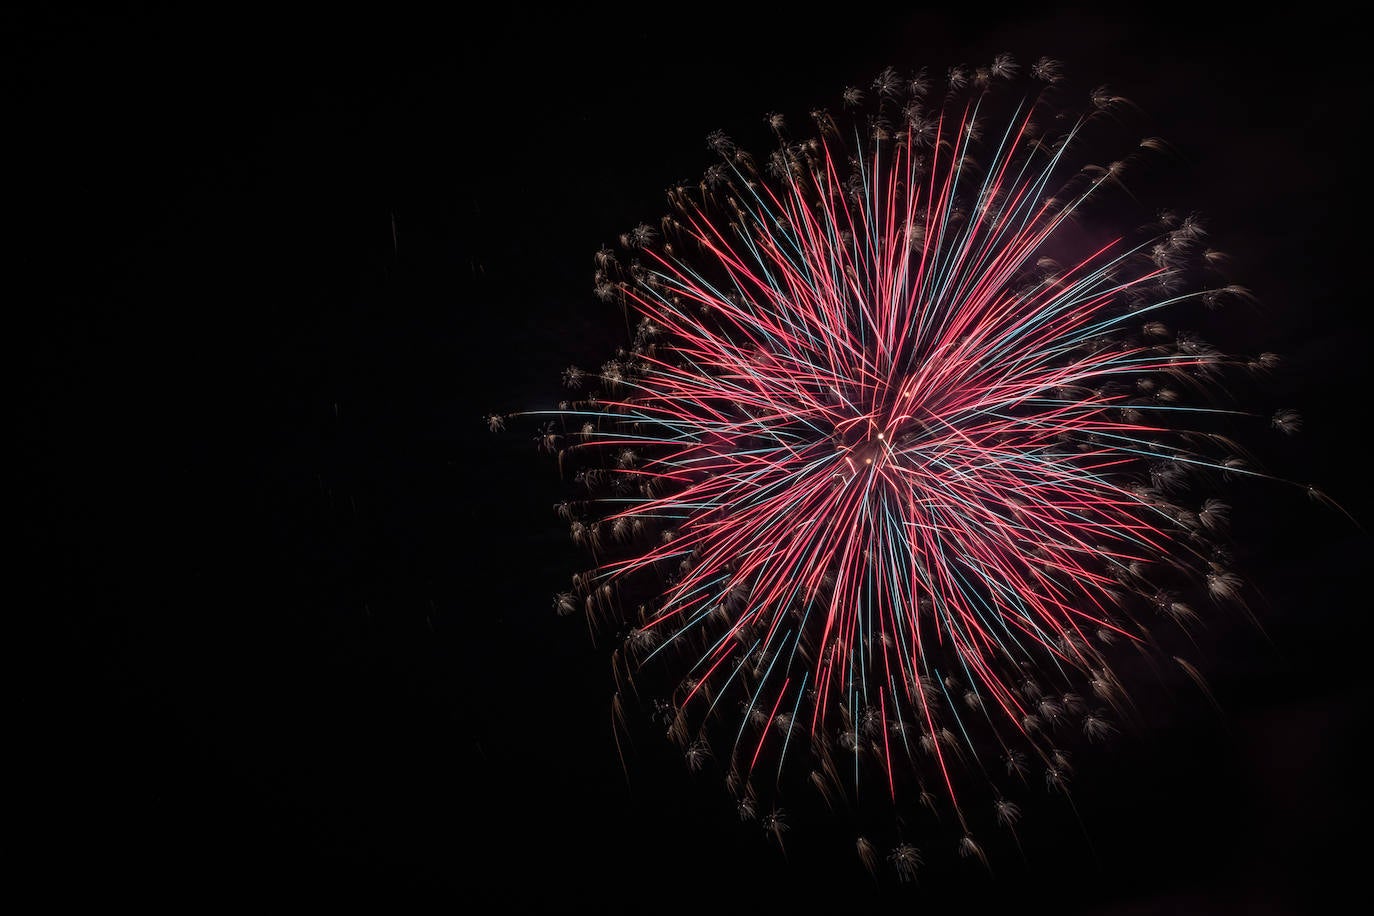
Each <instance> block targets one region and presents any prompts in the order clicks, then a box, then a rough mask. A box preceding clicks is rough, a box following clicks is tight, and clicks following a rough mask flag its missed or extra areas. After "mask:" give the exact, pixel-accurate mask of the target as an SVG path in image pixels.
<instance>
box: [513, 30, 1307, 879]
mask: <svg viewBox="0 0 1374 916" xmlns="http://www.w3.org/2000/svg"><path fill="white" fill-rule="evenodd" d="M1063 95H1065V92H1064V90H1063V87H1062V72H1061V68H1060V66H1059V65H1058V64H1057V63H1056V62H1054V61H1050V60H1041V61H1038V62H1037V63H1035V64H1034V65H1033V66H1031V67H1029V68H1028V69H1026V70H1025V72H1024V74H1023V73H1022V72H1021V68H1018V66H1017V65H1016V64H1015V62H1013V60H1012V59H1011V58H1010V57H1008V56H1006V55H1002V56H999V57H997V58H996V59H995V60H994V61H993V62H992V63H991V64H990V65H989V66H987V67H981V68H965V67H955V68H952V69H950V70H948V71H947V72H946V73H944V74H943V75H942V76H941V77H940V78H935V77H933V76H931V75H930V74H928V73H926V72H924V71H922V72H917V73H906V74H903V73H899V72H898V71H896V70H894V69H887V70H884V71H882V72H881V73H880V74H878V76H877V77H876V79H874V80H873V81H872V83H871V85H869V86H868V87H867V88H865V89H859V88H850V89H847V90H845V91H844V92H843V93H842V95H841V98H840V107H839V109H838V110H837V111H833V112H832V111H828V110H824V109H817V110H815V111H813V112H811V113H810V118H809V119H808V126H809V130H807V131H803V132H797V133H794V132H792V131H791V130H790V128H789V125H788V121H787V119H786V118H785V117H784V116H782V115H780V114H770V115H768V117H767V124H768V126H769V128H770V129H771V130H772V131H773V132H774V133H775V135H776V137H777V141H778V145H777V147H776V148H775V149H774V150H773V152H772V153H771V154H770V155H768V156H767V158H766V159H762V160H756V159H755V158H753V157H751V155H750V154H748V153H747V152H745V151H744V150H742V149H740V148H739V147H737V146H736V144H735V143H734V142H732V141H731V140H730V138H728V137H727V136H726V135H724V134H722V133H714V134H711V135H710V136H709V138H708V145H709V147H710V149H711V150H712V151H714V153H715V155H716V157H717V161H716V162H715V163H714V164H713V165H711V166H710V167H709V168H708V169H707V170H706V172H705V174H704V175H703V177H702V178H701V179H700V181H696V182H691V183H684V184H681V185H679V186H676V187H674V188H672V189H671V190H670V191H669V195H668V197H669V204H670V207H669V212H668V215H666V216H665V217H663V219H662V220H661V221H660V222H659V223H657V224H655V225H648V224H641V225H639V226H636V227H635V228H633V229H631V230H629V231H628V232H626V233H625V234H624V235H623V236H622V237H621V238H620V240H619V241H620V246H619V250H616V249H612V248H610V247H607V248H604V249H602V251H600V252H599V253H598V254H597V257H596V281H595V292H596V295H597V296H598V298H600V299H602V300H603V301H606V302H608V303H614V304H617V305H619V306H621V307H623V308H624V309H625V311H626V313H627V314H628V315H629V316H631V318H632V320H633V322H637V324H635V325H634V327H635V332H634V334H633V339H632V341H630V342H628V343H627V345H626V347H625V348H624V349H622V350H621V351H620V352H618V353H617V354H616V355H615V357H614V358H613V359H611V360H610V361H608V362H606V363H605V364H604V365H603V366H601V367H600V368H599V369H596V370H584V369H580V368H575V367H574V368H569V369H568V370H567V372H566V373H565V375H564V382H565V384H566V385H567V386H568V388H569V389H570V390H571V391H573V392H575V393H574V394H573V395H570V397H574V398H575V400H571V401H568V402H565V403H563V404H561V405H560V406H559V408H558V409H557V410H552V411H546V412H523V413H522V414H520V415H522V416H526V417H536V418H538V419H537V422H539V423H540V424H541V426H540V429H539V434H538V440H539V442H540V443H541V445H542V446H543V447H544V448H547V449H548V450H549V451H550V452H552V453H554V454H556V456H557V460H558V464H559V466H560V468H561V469H562V471H563V473H564V474H565V475H566V476H567V477H568V478H569V479H571V480H573V481H575V482H576V485H577V488H578V491H577V495H576V496H574V497H572V498H570V499H569V500H568V501H567V502H566V503H564V504H562V505H560V507H559V511H560V512H561V513H562V515H563V517H564V519H565V520H566V521H567V523H568V524H569V525H570V526H571V532H572V537H573V540H574V541H575V542H577V543H578V544H581V545H583V546H585V547H586V548H587V550H588V551H589V553H590V555H591V557H592V558H593V559H592V564H591V567H590V568H589V569H587V570H586V571H584V572H580V573H578V574H577V575H575V576H574V577H573V581H572V586H571V587H570V588H569V590H568V591H566V592H564V593H562V594H560V595H559V596H558V597H557V599H556V606H557V608H558V610H559V611H560V612H561V613H564V614H569V613H574V612H585V613H586V614H587V615H588V619H589V620H590V621H591V624H592V627H593V631H594V633H596V634H598V635H605V636H612V637H613V639H614V643H615V645H614V650H613V653H612V655H613V670H614V672H615V683H616V685H617V690H616V694H615V697H614V703H613V709H614V718H615V720H616V723H617V728H618V729H624V728H625V727H626V722H627V721H628V720H629V718H630V717H631V715H632V714H631V710H634V709H643V710H646V711H647V716H646V718H648V719H650V720H652V721H653V722H656V723H657V724H658V727H660V728H661V730H662V731H664V732H666V734H667V735H668V737H669V738H670V739H671V740H672V741H673V742H675V743H676V745H677V746H678V747H679V748H680V749H681V752H682V754H683V757H684V759H685V762H686V765H687V767H688V768H689V769H690V770H692V771H693V772H697V771H705V770H707V769H710V770H713V771H716V772H719V773H720V775H721V776H722V777H723V781H724V783H725V785H726V787H727V788H728V790H729V792H730V793H731V794H732V795H733V797H734V799H735V800H736V803H737V805H738V810H739V812H740V816H741V817H742V818H743V819H745V820H748V821H753V822H756V823H757V824H758V825H759V826H760V827H761V828H762V829H763V831H765V833H766V835H767V836H768V837H770V838H772V839H774V840H776V841H777V842H778V843H784V842H785V841H786V834H787V832H788V830H789V826H793V821H794V818H793V816H792V814H791V812H792V811H793V810H794V809H800V808H807V807H812V806H815V805H816V804H817V803H819V805H820V806H822V807H823V808H826V809H829V810H830V811H832V812H837V816H839V817H842V818H843V819H844V821H845V822H846V823H848V824H850V825H852V826H853V829H854V832H855V838H854V842H855V845H856V849H857V851H858V855H859V859H860V860H861V861H862V862H863V863H865V864H866V865H867V866H868V867H870V868H872V869H875V870H876V869H880V868H886V869H888V870H889V871H890V873H891V874H893V875H895V876H896V877H897V878H900V879H909V878H912V877H914V875H915V874H916V872H917V870H918V868H919V867H920V866H921V863H922V861H923V859H922V850H923V848H924V844H925V843H926V842H927V840H926V837H925V835H924V834H923V832H922V828H921V826H920V823H919V820H918V818H919V817H921V816H923V814H922V812H928V813H929V817H931V818H932V819H934V818H939V819H940V820H941V822H942V823H943V824H944V825H945V826H947V827H948V826H949V825H954V826H953V836H952V837H951V838H950V842H949V846H948V847H947V848H950V849H952V850H954V851H957V853H958V854H960V855H962V856H965V857H970V858H974V859H979V860H984V861H985V853H984V851H983V845H982V840H981V839H980V838H979V837H981V836H982V834H983V832H984V831H990V830H1003V831H1011V832H1013V836H1014V831H1015V830H1016V829H1017V824H1018V821H1019V819H1020V817H1021V811H1022V808H1021V807H1020V806H1019V805H1018V803H1017V801H1016V800H1014V799H1015V798H1016V797H1017V796H1018V795H1022V796H1024V795H1026V794H1029V793H1032V792H1035V791H1039V792H1042V793H1043V792H1045V791H1049V792H1051V793H1055V794H1062V795H1064V796H1065V797H1067V795H1068V791H1069V785H1070V780H1071V775H1072V764H1071V751H1072V749H1073V748H1074V747H1075V746H1076V745H1081V744H1084V743H1091V742H1096V741H1101V740H1104V739H1107V738H1109V737H1110V736H1112V735H1113V734H1114V733H1116V732H1117V731H1118V729H1119V728H1120V727H1121V725H1122V723H1124V722H1127V721H1129V720H1130V719H1131V718H1132V715H1133V702H1132V694H1131V692H1130V690H1129V689H1128V685H1127V684H1126V683H1124V682H1123V678H1122V676H1121V659H1123V658H1130V657H1134V656H1136V655H1137V654H1138V653H1140V652H1145V653H1152V654H1156V655H1158V657H1160V658H1161V659H1162V660H1163V661H1165V662H1166V663H1168V664H1175V663H1176V664H1177V665H1178V668H1179V669H1181V670H1182V671H1183V672H1184V673H1185V674H1186V675H1187V676H1188V677H1190V678H1195V679H1197V680H1198V681H1199V683H1202V676H1201V673H1200V672H1199V670H1198V668H1197V667H1196V666H1194V665H1193V664H1190V663H1189V662H1187V661H1186V660H1185V659H1183V658H1182V657H1179V658H1177V659H1175V658H1174V654H1173V651H1172V650H1170V649H1168V648H1166V647H1167V646H1168V645H1169V639H1167V638H1165V637H1164V636H1163V635H1162V634H1164V633H1166V632H1174V633H1181V634H1183V635H1184V636H1185V637H1186V636H1187V635H1188V634H1190V633H1191V632H1192V631H1193V628H1195V627H1196V626H1198V625H1199V624H1200V623H1201V622H1202V621H1203V619H1204V618H1206V617H1208V616H1211V615H1212V614H1213V613H1214V612H1215V610H1216V609H1217V608H1224V607H1227V606H1241V604H1242V602H1243V596H1244V593H1245V586H1244V583H1243V581H1242V579H1241V578H1240V576H1239V575H1238V574H1237V572H1236V571H1235V570H1234V569H1233V568H1232V564H1231V561H1230V553H1229V552H1228V550H1227V549H1226V547H1225V538H1226V533H1227V520H1228V507H1227V504H1226V502H1225V501H1224V500H1223V498H1222V497H1221V496H1219V495H1218V493H1219V492H1220V490H1221V488H1223V487H1224V486H1225V485H1226V483H1227V481H1228V479H1234V478H1236V477H1238V476H1260V477H1267V476H1268V475H1266V474H1264V473H1263V472H1262V471H1261V470H1260V469H1259V466H1258V463H1257V462H1256V461H1255V460H1253V459H1252V458H1251V457H1250V456H1248V455H1246V454H1244V453H1243V452H1242V451H1241V447H1240V446H1239V445H1238V442H1241V441H1244V435H1245V434H1246V433H1247V432H1248V431H1250V430H1258V431H1260V432H1265V431H1269V430H1268V428H1269V427H1272V430H1277V431H1279V432H1281V433H1292V432H1295V431H1296V430H1297V429H1298V426H1299V423H1300V419H1299V417H1298V415H1297V414H1296V413H1294V412H1292V411H1290V410H1286V409H1285V410H1282V411H1279V412H1274V411H1272V410H1268V411H1262V412H1253V411H1249V410H1244V409H1241V408H1240V407H1238V406H1236V403H1235V399H1234V397H1233V396H1232V394H1230V392H1233V390H1234V388H1235V386H1233V385H1231V384H1229V380H1231V379H1253V378H1254V377H1256V376H1257V375H1262V374H1263V373H1265V372H1267V371H1269V370H1270V369H1271V368H1272V367H1273V365H1274V362H1275V357H1274V356H1273V355H1272V354H1254V355H1251V356H1233V355H1228V354H1226V353H1224V352H1222V351H1221V350H1219V349H1217V348H1215V347H1213V346H1212V345H1210V344H1209V343H1207V342H1205V341H1204V340H1203V339H1202V338H1201V337H1200V336H1197V335H1195V334H1194V333H1190V332H1188V331H1185V330H1182V329H1181V326H1180V324H1179V322H1183V324H1184V326H1186V325H1187V324H1188V321H1189V316H1202V317H1204V318H1206V317H1207V316H1214V315H1216V314H1218V313H1219V310H1222V309H1224V308H1225V307H1227V306H1230V307H1231V308H1232V309H1234V308H1236V307H1238V306H1239V307H1245V306H1247V305H1248V304H1249V300H1250V298H1251V297H1250V296H1249V293H1248V292H1247V291H1246V290H1245V289H1244V288H1243V287H1241V286H1238V285H1236V284H1233V283H1231V282H1230V281H1229V280H1228V279H1227V278H1226V277H1225V276H1223V275H1222V274H1221V273H1220V272H1219V271H1220V269H1221V268H1222V266H1223V265H1224V264H1225V259H1224V258H1223V257H1222V256H1221V255H1220V254H1219V253H1218V252H1216V251H1214V250H1213V249H1211V248H1210V247H1209V240H1208V235H1207V233H1206V231H1205V229H1204V226H1203V224H1202V222H1201V220H1200V219H1199V218H1198V217H1197V216H1196V215H1194V214H1191V213H1182V212H1173V213H1170V212H1164V213H1155V214H1154V215H1153V216H1151V217H1150V218H1149V219H1148V223H1149V224H1148V225H1147V226H1145V227H1144V228H1143V229H1142V228H1140V224H1141V222H1142V219H1141V216H1140V214H1141V212H1142V211H1141V209H1140V204H1139V202H1138V201H1137V200H1136V198H1135V195H1134V193H1133V189H1132V186H1131V183H1130V180H1129V179H1130V176H1131V175H1132V174H1133V169H1135V168H1136V167H1137V166H1139V165H1140V164H1142V162H1143V161H1144V160H1145V159H1146V158H1147V157H1152V156H1158V155H1159V154H1160V153H1164V152H1167V149H1168V147H1167V145H1166V144H1165V143H1163V141H1160V140H1158V139H1155V138H1148V139H1145V140H1142V141H1139V142H1138V143H1133V144H1130V145H1128V146H1127V148H1126V150H1125V155H1124V156H1122V157H1120V158H1115V159H1099V158H1096V153H1095V151H1096V150H1097V149H1098V147H1097V144H1098V143H1100V142H1101V140H1102V135H1103V134H1104V132H1105V134H1106V135H1107V136H1108V137H1114V136H1116V135H1117V133H1118V131H1119V128H1120V126H1121V117H1120V116H1121V115H1122V114H1124V113H1125V112H1127V110H1128V107H1129V105H1128V103H1127V102H1126V101H1125V100H1124V99H1122V98H1120V97H1119V96H1116V95H1115V94H1113V93H1112V92H1110V91H1108V90H1106V89H1098V90H1095V91H1093V92H1091V93H1089V96H1088V100H1087V104H1086V105H1085V107H1084V108H1083V109H1082V110H1081V112H1079V113H1077V114H1072V115H1066V114H1065V113H1064V112H1063V111H1062V110H1061V108H1060V106H1059V104H1058V99H1059V98H1060V97H1061V96H1063ZM1089 157H1092V158H1089ZM1122 208H1125V209H1127V210H1128V212H1130V213H1131V216H1130V218H1129V219H1127V220H1124V221H1123V220H1122V219H1120V218H1119V215H1118V213H1119V212H1120V210H1121V209H1122ZM1247 314H1250V315H1253V313H1247ZM1196 323H1200V324H1206V321H1198V322H1196ZM1246 384H1248V383H1246ZM513 416H515V415H514V414H508V415H506V416H504V417H493V418H492V419H491V421H490V422H491V424H492V426H493V428H500V427H501V426H502V425H503V424H504V422H505V421H506V420H508V419H510V418H511V417H513ZM989 785H990V786H991V790H989ZM932 822H933V820H932Z"/></svg>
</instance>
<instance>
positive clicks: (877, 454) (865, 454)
mask: <svg viewBox="0 0 1374 916" xmlns="http://www.w3.org/2000/svg"><path fill="white" fill-rule="evenodd" d="M887 452H888V447H887V436H886V435H885V434H883V433H881V432H878V433H874V434H873V435H871V436H867V437H865V438H863V439H861V440H860V441H859V442H857V443H855V445H854V448H853V450H852V452H851V457H852V458H853V460H854V463H855V464H857V465H863V466H866V467H879V466H881V465H882V461H883V457H884V456H885V455H886V454H887Z"/></svg>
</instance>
